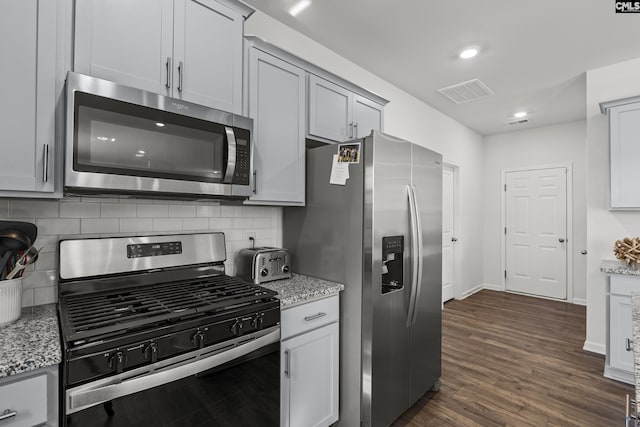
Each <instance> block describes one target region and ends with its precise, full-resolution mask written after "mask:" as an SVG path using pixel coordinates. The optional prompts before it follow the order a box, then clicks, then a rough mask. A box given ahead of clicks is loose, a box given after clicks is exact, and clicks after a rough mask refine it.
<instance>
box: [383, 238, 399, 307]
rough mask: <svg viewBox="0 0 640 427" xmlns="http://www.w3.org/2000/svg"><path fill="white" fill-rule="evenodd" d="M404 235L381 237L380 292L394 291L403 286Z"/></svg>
mask: <svg viewBox="0 0 640 427" xmlns="http://www.w3.org/2000/svg"><path fill="white" fill-rule="evenodd" d="M403 258H404V236H388V237H383V238H382V293H383V294H386V293H388V292H392V291H396V290H398V289H402V288H403V286H404V277H403V274H404V268H403V266H402V260H403Z"/></svg>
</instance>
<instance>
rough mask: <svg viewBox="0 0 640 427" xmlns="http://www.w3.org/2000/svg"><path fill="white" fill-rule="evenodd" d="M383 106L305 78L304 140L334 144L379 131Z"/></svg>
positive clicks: (314, 78)
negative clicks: (306, 114) (307, 103)
mask: <svg viewBox="0 0 640 427" xmlns="http://www.w3.org/2000/svg"><path fill="white" fill-rule="evenodd" d="M383 109H384V105H382V104H379V103H377V102H375V101H373V100H371V99H368V98H366V97H364V96H362V95H359V94H357V93H354V92H352V91H351V90H348V89H346V88H345V87H343V86H340V85H338V84H336V83H333V82H331V81H329V80H326V79H324V78H322V77H319V76H316V75H313V74H309V106H308V116H309V126H308V137H309V138H312V139H313V138H319V139H321V140H329V141H334V142H342V141H347V140H350V139H354V138H362V137H365V136H367V135H369V134H370V133H371V130H373V129H375V130H383V126H382V125H383Z"/></svg>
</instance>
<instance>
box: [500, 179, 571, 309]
mask: <svg viewBox="0 0 640 427" xmlns="http://www.w3.org/2000/svg"><path fill="white" fill-rule="evenodd" d="M505 178H506V180H505V182H506V188H505V192H506V212H505V218H506V224H505V225H506V230H505V242H506V243H505V249H506V250H505V257H506V259H505V265H506V273H505V280H506V289H507V290H509V291H515V292H522V293H527V294H533V295H538V296H544V297H550V298H558V299H566V298H567V169H566V168H564V167H560V168H548V169H535V170H524V171H517V172H507V173H506V174H505Z"/></svg>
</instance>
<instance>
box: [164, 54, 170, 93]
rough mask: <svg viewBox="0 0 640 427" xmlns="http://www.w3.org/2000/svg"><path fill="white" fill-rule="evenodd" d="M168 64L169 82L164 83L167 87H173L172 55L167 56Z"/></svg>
mask: <svg viewBox="0 0 640 427" xmlns="http://www.w3.org/2000/svg"><path fill="white" fill-rule="evenodd" d="M165 65H166V66H167V82H166V83H165V84H164V85H165V86H166V87H167V89H170V88H171V57H170V56H167V62H166V64H165Z"/></svg>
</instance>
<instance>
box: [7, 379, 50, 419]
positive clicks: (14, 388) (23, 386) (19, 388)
mask: <svg viewBox="0 0 640 427" xmlns="http://www.w3.org/2000/svg"><path fill="white" fill-rule="evenodd" d="M6 410H9V411H11V412H16V415H15V416H13V417H11V418H7V419H5V420H3V421H0V425H2V427H29V426H34V425H40V424H44V423H46V422H47V374H40V375H37V376H34V377H31V378H25V379H22V380H18V381H15V382H8V383H6V384H2V385H0V415H2V414H3V413H4V412H5V411H6Z"/></svg>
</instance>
